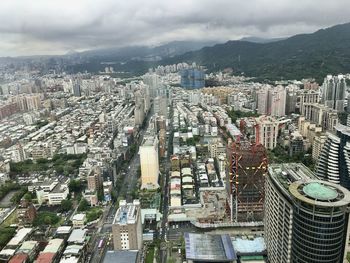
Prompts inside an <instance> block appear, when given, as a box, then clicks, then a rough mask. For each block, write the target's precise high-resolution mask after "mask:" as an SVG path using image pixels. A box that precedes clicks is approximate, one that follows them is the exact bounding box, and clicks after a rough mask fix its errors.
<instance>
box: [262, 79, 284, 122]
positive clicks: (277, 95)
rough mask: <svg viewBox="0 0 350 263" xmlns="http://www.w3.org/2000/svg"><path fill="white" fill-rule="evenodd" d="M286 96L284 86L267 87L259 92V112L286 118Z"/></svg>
mask: <svg viewBox="0 0 350 263" xmlns="http://www.w3.org/2000/svg"><path fill="white" fill-rule="evenodd" d="M286 94H287V92H286V89H285V87H283V86H277V87H272V86H270V85H266V86H264V87H262V88H261V89H259V90H257V92H256V96H257V112H258V113H259V114H263V115H271V116H276V117H280V116H284V115H285V114H286Z"/></svg>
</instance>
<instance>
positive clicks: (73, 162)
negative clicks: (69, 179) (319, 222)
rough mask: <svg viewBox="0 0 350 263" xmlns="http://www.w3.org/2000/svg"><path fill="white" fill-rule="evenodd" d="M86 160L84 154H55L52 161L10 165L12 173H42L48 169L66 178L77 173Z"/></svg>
mask: <svg viewBox="0 0 350 263" xmlns="http://www.w3.org/2000/svg"><path fill="white" fill-rule="evenodd" d="M85 159H86V154H56V155H54V156H53V158H52V159H38V160H36V161H33V160H30V159H28V160H25V161H23V162H18V163H10V169H11V172H12V173H15V174H24V173H30V172H43V171H47V170H49V169H50V168H52V169H54V170H55V171H56V172H57V173H59V174H64V175H66V176H68V175H69V174H74V173H77V172H78V169H79V167H80V166H81V165H82V163H83V162H84V160H85Z"/></svg>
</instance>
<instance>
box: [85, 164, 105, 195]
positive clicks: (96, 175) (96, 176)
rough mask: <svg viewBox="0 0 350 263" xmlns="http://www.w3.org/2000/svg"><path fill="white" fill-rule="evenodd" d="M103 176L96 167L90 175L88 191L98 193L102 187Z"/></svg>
mask: <svg viewBox="0 0 350 263" xmlns="http://www.w3.org/2000/svg"><path fill="white" fill-rule="evenodd" d="M102 181H103V180H102V174H101V169H100V168H98V167H94V168H93V169H92V170H91V171H90V174H89V175H88V177H87V183H88V190H90V191H98V190H100V189H101V187H102Z"/></svg>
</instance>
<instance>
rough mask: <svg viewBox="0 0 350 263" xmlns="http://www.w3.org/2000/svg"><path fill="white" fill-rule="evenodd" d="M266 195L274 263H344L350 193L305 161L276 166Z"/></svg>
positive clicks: (267, 238)
mask: <svg viewBox="0 0 350 263" xmlns="http://www.w3.org/2000/svg"><path fill="white" fill-rule="evenodd" d="M268 171H269V173H268V176H267V179H266V187H265V188H266V196H265V219H264V220H265V242H266V247H267V253H268V258H269V262H271V263H281V262H283V263H320V262H324V263H326V262H327V263H340V262H343V260H344V259H345V258H344V257H345V253H344V252H345V250H346V249H347V242H346V240H348V233H347V225H348V213H347V207H348V205H349V203H350V192H349V191H348V190H347V189H345V188H344V187H342V186H340V185H337V184H333V183H330V182H326V181H321V180H318V179H317V178H316V176H315V175H314V173H313V172H311V171H310V170H309V169H308V168H307V167H305V166H304V165H303V164H300V163H288V164H272V165H270V166H269V168H268Z"/></svg>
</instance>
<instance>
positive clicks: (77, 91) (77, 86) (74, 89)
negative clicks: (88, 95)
mask: <svg viewBox="0 0 350 263" xmlns="http://www.w3.org/2000/svg"><path fill="white" fill-rule="evenodd" d="M72 93H73V95H74V96H75V97H81V87H80V80H78V79H76V80H74V81H73V85H72Z"/></svg>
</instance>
